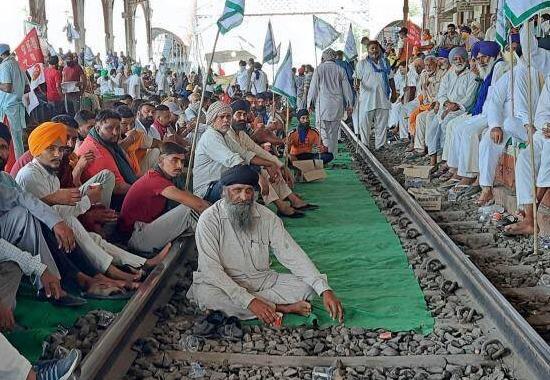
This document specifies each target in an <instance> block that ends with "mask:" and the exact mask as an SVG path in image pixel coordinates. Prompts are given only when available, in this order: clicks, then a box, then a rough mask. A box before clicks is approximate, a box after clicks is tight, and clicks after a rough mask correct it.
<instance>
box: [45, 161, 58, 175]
mask: <svg viewBox="0 0 550 380" xmlns="http://www.w3.org/2000/svg"><path fill="white" fill-rule="evenodd" d="M60 165H61V162H60V163H59V164H58V165H57V167H53V166H50V165H44V164H42V167H43V168H44V169H46V171H47V172H48V173H50V174H51V175H54V176H57V174H59V168H60Z"/></svg>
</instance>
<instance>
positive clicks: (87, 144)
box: [74, 135, 126, 183]
mask: <svg viewBox="0 0 550 380" xmlns="http://www.w3.org/2000/svg"><path fill="white" fill-rule="evenodd" d="M89 151H92V152H93V153H94V155H95V159H94V160H93V161H92V162H90V163H88V165H87V166H86V169H84V171H83V172H82V176H81V178H82V182H85V181H87V180H89V179H90V178H92V177H93V176H94V175H96V174H97V173H99V172H100V171H102V170H103V169H107V170H110V171H112V172H113V174H114V175H115V182H116V183H126V181H125V180H124V178H123V177H122V174H120V170H119V169H118V166H117V164H116V161H115V158H114V157H113V155H112V154H111V152H109V150H108V149H107V148H105V147H104V146H103V145H101V144H100V143H99V142H97V141H96V140H94V139H93V138H92V136H89V135H88V136H86V138H85V139H84V141H82V144H80V146H79V147H78V148H76V149H75V151H74V152H75V153H76V154H77V155H78V156H82V155H84V154H86V153H88V152H89Z"/></svg>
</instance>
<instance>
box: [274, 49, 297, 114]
mask: <svg viewBox="0 0 550 380" xmlns="http://www.w3.org/2000/svg"><path fill="white" fill-rule="evenodd" d="M271 91H273V92H274V93H276V94H279V95H281V96H284V97H286V98H287V99H288V102H289V103H290V105H291V106H292V107H293V108H295V107H296V84H295V83H294V74H293V73H292V47H291V46H290V43H289V44H288V50H287V52H286V56H285V59H284V60H283V63H281V65H280V66H279V70H278V71H277V75H276V76H275V80H274V81H273V86H272V87H271Z"/></svg>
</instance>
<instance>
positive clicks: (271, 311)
mask: <svg viewBox="0 0 550 380" xmlns="http://www.w3.org/2000/svg"><path fill="white" fill-rule="evenodd" d="M248 310H250V312H251V313H252V314H254V315H255V316H256V317H258V319H259V320H260V321H262V322H263V323H265V324H266V325H271V324H273V323H274V322H275V320H277V313H276V312H275V308H274V307H273V306H270V305H268V304H266V303H265V302H264V301H262V300H260V299H258V298H254V299H253V300H252V302H250V304H249V305H248Z"/></svg>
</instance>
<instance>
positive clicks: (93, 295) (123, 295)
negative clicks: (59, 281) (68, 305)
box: [82, 284, 133, 300]
mask: <svg viewBox="0 0 550 380" xmlns="http://www.w3.org/2000/svg"><path fill="white" fill-rule="evenodd" d="M132 295H133V292H126V291H125V290H124V289H120V288H119V287H116V286H111V285H107V284H95V285H92V286H91V287H90V288H89V289H88V290H87V291H86V292H84V293H82V296H83V297H84V298H87V299H94V300H127V299H130V298H131V297H132Z"/></svg>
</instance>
